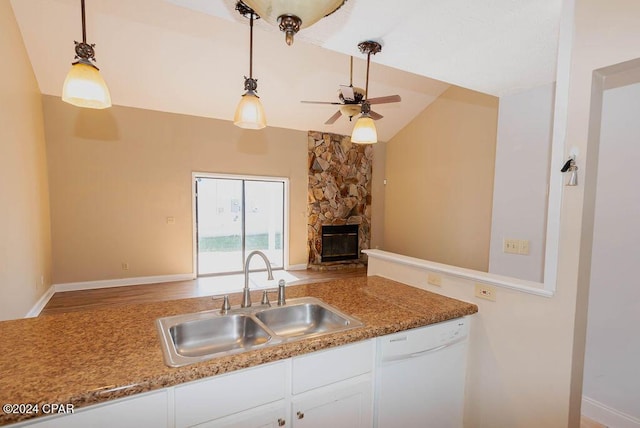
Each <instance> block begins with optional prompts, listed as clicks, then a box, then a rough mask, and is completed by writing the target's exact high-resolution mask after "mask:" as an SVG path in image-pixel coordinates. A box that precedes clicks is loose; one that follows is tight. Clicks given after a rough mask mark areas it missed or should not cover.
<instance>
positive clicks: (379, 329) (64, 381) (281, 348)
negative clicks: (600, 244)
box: [0, 276, 478, 425]
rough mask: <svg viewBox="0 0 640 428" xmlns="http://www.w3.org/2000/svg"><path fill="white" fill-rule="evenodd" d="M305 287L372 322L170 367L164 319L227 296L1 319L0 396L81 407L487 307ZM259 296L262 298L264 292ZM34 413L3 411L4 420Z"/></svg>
mask: <svg viewBox="0 0 640 428" xmlns="http://www.w3.org/2000/svg"><path fill="white" fill-rule="evenodd" d="M305 296H313V297H317V298H320V299H322V300H324V301H325V302H327V303H328V304H330V305H332V306H335V307H336V308H338V309H339V310H341V311H342V312H344V313H346V314H349V315H352V316H354V317H356V318H358V319H359V320H361V321H362V322H364V324H365V325H364V327H359V328H356V329H353V330H348V331H345V332H339V333H333V334H328V335H325V336H321V337H316V338H311V339H305V340H300V341H296V342H289V343H284V344H281V345H276V346H272V347H267V348H263V349H259V350H255V351H249V352H246V353H242V354H235V355H231V356H228V357H222V358H215V359H212V360H209V361H205V362H201V363H196V364H192V365H187V366H183V367H178V368H171V367H167V366H166V365H165V363H164V360H163V357H162V350H161V348H160V340H159V338H158V333H157V330H156V326H155V320H156V319H157V318H160V317H164V316H169V315H178V314H184V313H190V312H199V311H205V310H211V309H217V308H218V307H219V305H220V302H219V301H216V302H213V301H212V300H211V298H210V297H200V298H192V299H181V300H173V301H166V302H157V303H144V304H131V305H125V306H119V307H114V308H109V309H100V310H87V311H81V312H70V313H65V314H55V315H46V316H41V317H38V318H28V319H20V320H11V321H3V322H0V343H2V344H3V349H4V352H2V353H0V403H2V404H5V403H15V404H18V403H32V404H33V403H39V404H40V405H42V404H45V403H60V404H68V403H70V404H73V405H74V408H75V409H78V408H80V407H83V406H88V405H91V404H96V403H99V402H104V401H107V400H111V399H115V398H121V397H125V396H129V395H132V394H136V393H140V392H146V391H151V390H154V389H159V388H164V387H169V386H173V385H177V384H180V383H183V382H188V381H192V380H196V379H201V378H205V377H208V376H214V375H217V374H221V373H226V372H230V371H233V370H238V369H243V368H246V367H251V366H255V365H258V364H263V363H267V362H271V361H276V360H280V359H284V358H289V357H293V356H296V355H301V354H305V353H309V352H313V351H317V350H320V349H325V348H330V347H333V346H339V345H344V344H347V343H351V342H356V341H359V340H364V339H368V338H371V337H376V336H381V335H385V334H390V333H394V332H397V331H402V330H406V329H410V328H415V327H421V326H425V325H428V324H433V323H437V322H441V321H446V320H449V319H453V318H458V317H461V316H464V315H470V314H473V313H476V312H477V311H478V308H477V306H476V305H474V304H471V303H467V302H462V301H459V300H455V299H451V298H448V297H444V296H441V295H439V294H434V293H430V292H428V291H424V290H421V289H418V288H414V287H411V286H408V285H405V284H402V283H399V282H396V281H392V280H389V279H385V278H381V277H376V276H371V277H358V278H349V279H342V280H334V281H329V282H323V283H315V284H306V285H297V286H290V287H287V298H288V299H289V298H295V297H305ZM252 299H253V301H254V302H259V301H260V292H259V291H258V292H255V293H252ZM240 300H241V293H236V294H233V295H231V296H230V301H231V304H232V305H239V304H240ZM33 416H36V415H17V414H6V413H4V412H0V425H6V424H9V423H12V422H17V421H19V420H24V419H28V418H30V417H33Z"/></svg>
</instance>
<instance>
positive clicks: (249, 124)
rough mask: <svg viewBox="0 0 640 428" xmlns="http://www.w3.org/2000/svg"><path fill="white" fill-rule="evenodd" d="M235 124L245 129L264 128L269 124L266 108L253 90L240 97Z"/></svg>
mask: <svg viewBox="0 0 640 428" xmlns="http://www.w3.org/2000/svg"><path fill="white" fill-rule="evenodd" d="M233 124H234V125H236V126H239V127H240V128H244V129H262V128H264V127H265V126H267V119H266V117H265V115H264V109H263V108H262V103H261V102H260V97H258V96H257V95H256V94H255V93H254V92H253V91H247V93H246V94H244V95H243V96H242V98H240V102H239V103H238V107H237V108H236V114H235V116H234V117H233Z"/></svg>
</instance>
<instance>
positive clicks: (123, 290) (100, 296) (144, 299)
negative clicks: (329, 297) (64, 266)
mask: <svg viewBox="0 0 640 428" xmlns="http://www.w3.org/2000/svg"><path fill="white" fill-rule="evenodd" d="M273 274H274V277H275V281H276V282H275V283H277V280H278V279H279V278H283V279H285V280H286V282H287V285H296V284H306V283H312V282H322V281H329V280H332V279H337V278H345V277H358V276H366V275H367V270H366V268H348V269H339V270H333V271H316V270H311V269H307V270H302V271H274V272H273ZM264 278H266V273H265V272H255V273H252V274H251V279H252V282H260V281H261V280H262V279H264ZM263 282H266V281H263ZM275 283H274V285H275ZM243 284H244V277H243V276H242V275H233V276H228V277H201V278H197V279H194V280H190V281H178V282H165V283H160V284H144V285H130V286H126V287H111V288H100V289H96V290H82V291H66V292H62V293H56V294H54V295H53V297H52V298H51V300H49V303H47V305H46V306H45V308H44V309H43V310H42V312H41V313H40V315H48V314H56V313H63V312H73V311H82V310H87V309H97V308H106V307H111V306H118V305H126V304H130V303H150V302H159V301H164V300H175V299H186V298H190V297H202V296H213V295H216V294H224V293H229V292H235V291H240V290H241V288H242V286H243ZM252 288H253V285H252Z"/></svg>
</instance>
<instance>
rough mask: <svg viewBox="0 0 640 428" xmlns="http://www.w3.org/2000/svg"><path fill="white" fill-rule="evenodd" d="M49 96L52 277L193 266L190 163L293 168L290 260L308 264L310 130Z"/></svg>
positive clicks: (284, 171) (101, 276)
mask: <svg viewBox="0 0 640 428" xmlns="http://www.w3.org/2000/svg"><path fill="white" fill-rule="evenodd" d="M43 100H44V101H43V103H44V112H45V129H46V138H47V152H48V162H49V185H50V189H51V223H52V240H53V281H54V283H57V284H60V283H69V282H78V281H95V280H106V279H115V278H127V277H144V276H157V275H172V274H185V273H190V272H192V266H193V264H192V197H191V173H192V171H198V172H217V173H233V174H248V175H263V176H278V177H289V179H290V196H291V202H290V212H289V215H290V231H291V235H290V237H289V245H290V257H289V263H290V264H292V265H295V264H306V262H307V251H306V248H307V247H306V238H307V230H306V202H307V201H306V196H307V190H306V188H307V168H306V166H307V165H306V159H307V133H306V132H301V131H292V130H286V129H281V128H272V127H268V128H266V129H264V130H262V131H257V132H256V131H246V130H241V129H240V128H237V127H235V126H233V124H232V123H231V122H227V121H221V120H216V119H207V118H199V117H193V116H184V115H178V114H171V113H163V112H156V111H150V110H142V109H135V108H128V107H120V106H114V107H113V108H111V109H108V110H101V111H96V110H81V109H78V108H75V107H73V106H70V105H68V104H65V103H63V102H62V101H61V100H60V99H58V98H55V97H50V96H45V97H43ZM230 108H231V109H233V106H230ZM230 111H231V110H230ZM169 216H171V217H174V218H175V224H167V222H166V217H169ZM123 262H126V263H128V264H129V270H128V271H123V270H122V263H123Z"/></svg>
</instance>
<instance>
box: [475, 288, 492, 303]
mask: <svg viewBox="0 0 640 428" xmlns="http://www.w3.org/2000/svg"><path fill="white" fill-rule="evenodd" d="M476 297H477V298H479V299H485V300H490V301H492V302H495V301H496V288H495V287H494V286H492V285H487V284H476Z"/></svg>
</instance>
